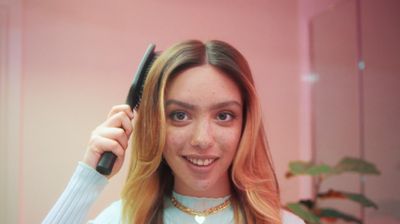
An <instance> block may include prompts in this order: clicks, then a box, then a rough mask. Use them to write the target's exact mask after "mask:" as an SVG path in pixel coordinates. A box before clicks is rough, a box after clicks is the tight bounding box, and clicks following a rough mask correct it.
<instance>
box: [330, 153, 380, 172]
mask: <svg viewBox="0 0 400 224" xmlns="http://www.w3.org/2000/svg"><path fill="white" fill-rule="evenodd" d="M344 172H355V173H359V174H366V175H380V174H381V172H380V171H379V170H378V169H377V168H376V166H375V165H374V164H373V163H370V162H368V161H366V160H363V159H359V158H352V157H345V158H343V159H342V160H341V161H340V162H339V163H338V164H336V166H335V167H334V169H333V173H334V174H341V173H344Z"/></svg>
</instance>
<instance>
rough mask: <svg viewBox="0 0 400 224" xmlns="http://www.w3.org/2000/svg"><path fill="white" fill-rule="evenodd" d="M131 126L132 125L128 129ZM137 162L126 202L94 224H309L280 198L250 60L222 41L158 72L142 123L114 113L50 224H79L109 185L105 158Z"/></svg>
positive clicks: (163, 63) (170, 56) (149, 85)
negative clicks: (99, 167) (101, 165)
mask: <svg viewBox="0 0 400 224" xmlns="http://www.w3.org/2000/svg"><path fill="white" fill-rule="evenodd" d="M131 120H134V121H133V125H132V124H131ZM131 134H132V157H131V166H130V169H129V174H128V177H127V180H126V183H125V186H124V189H123V192H122V199H121V200H120V201H118V202H116V203H114V204H112V205H111V206H110V207H109V208H107V209H106V210H105V211H104V212H103V213H101V214H100V215H99V216H98V217H97V218H96V219H95V220H94V221H92V223H121V222H124V223H136V224H137V223H152V224H153V223H154V224H156V223H200V224H201V223H204V224H205V223H218V224H219V223H237V224H238V223H248V224H253V223H271V224H278V223H291V224H296V223H303V222H302V221H301V220H300V219H299V218H297V217H296V216H294V215H292V214H291V213H288V212H285V211H283V210H282V209H281V207H280V198H279V189H278V184H277V181H276V177H275V172H274V169H273V167H272V161H271V156H270V155H269V149H268V146H267V143H266V138H265V133H264V128H263V124H262V120H261V109H260V103H259V101H258V98H257V94H256V91H255V87H254V82H253V78H252V75H251V72H250V69H249V67H248V64H247V62H246V60H245V59H244V57H243V56H242V55H241V54H240V52H239V51H237V50H236V49H235V48H233V47H232V46H230V45H229V44H227V43H225V42H222V41H208V42H205V43H203V42H200V41H194V40H192V41H185V42H181V43H178V44H176V45H174V46H172V47H170V48H169V49H167V50H166V51H164V52H163V53H162V54H161V55H160V56H159V57H158V58H157V60H156V61H155V62H154V64H153V66H152V67H151V69H150V71H149V74H148V77H147V80H146V82H145V85H144V89H143V97H142V103H141V105H140V107H139V109H138V111H137V114H135V113H133V112H132V111H131V108H129V106H127V105H119V106H115V107H114V108H113V109H112V110H111V112H110V114H109V116H108V118H107V120H106V121H105V122H104V123H103V124H101V125H100V126H98V127H97V128H96V129H95V131H93V133H92V137H91V140H90V142H89V145H88V149H87V152H86V155H85V157H84V159H83V162H82V163H80V165H79V167H78V168H77V171H76V172H75V174H74V176H73V178H72V180H71V182H70V184H69V185H68V186H67V189H66V191H65V192H64V193H63V195H62V196H61V198H60V199H59V201H58V202H57V203H56V205H55V206H54V207H53V209H52V211H51V212H50V213H49V214H48V216H47V218H46V219H45V221H44V222H45V223H71V220H73V221H72V222H73V223H81V222H82V220H83V218H84V217H85V215H86V212H87V210H88V209H89V207H90V205H91V204H92V203H93V202H94V200H95V199H96V197H97V195H98V194H99V192H101V189H102V188H103V187H104V186H105V184H106V178H105V177H104V176H102V175H100V174H99V173H97V172H96V171H95V169H94V167H95V165H96V164H97V162H98V160H99V158H100V155H101V154H103V153H104V152H106V151H112V152H113V153H114V154H116V155H117V156H118V158H117V162H116V164H115V166H114V169H113V171H112V173H111V175H110V176H108V178H111V177H112V176H113V175H115V174H116V173H117V172H118V171H119V169H120V168H121V166H122V163H123V158H124V155H125V149H126V148H127V146H128V139H129V137H130V136H131Z"/></svg>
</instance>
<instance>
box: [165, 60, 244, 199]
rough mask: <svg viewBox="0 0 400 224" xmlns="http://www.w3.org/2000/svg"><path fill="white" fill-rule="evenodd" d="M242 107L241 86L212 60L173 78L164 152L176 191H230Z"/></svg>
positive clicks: (204, 193) (201, 194)
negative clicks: (231, 167)
mask: <svg viewBox="0 0 400 224" xmlns="http://www.w3.org/2000/svg"><path fill="white" fill-rule="evenodd" d="M242 108H243V102H242V97H241V93H240V90H239V88H238V86H237V85H236V84H235V83H234V82H233V81H232V80H231V79H230V78H228V76H227V75H226V74H224V73H223V72H221V71H219V70H217V69H215V68H213V67H211V66H210V65H202V66H198V67H193V68H190V69H187V70H184V71H183V72H181V73H179V74H178V75H177V76H176V77H174V79H172V80H171V81H170V82H169V83H168V85H167V90H166V95H165V111H166V117H167V142H166V146H165V149H164V152H163V155H164V158H165V160H166V161H167V163H168V164H169V166H170V167H171V169H172V171H173V175H174V190H175V191H176V192H177V193H181V194H184V195H190V196H197V197H220V196H225V195H227V194H229V193H230V180H229V178H230V177H229V173H228V168H229V167H230V165H231V163H232V160H233V158H234V156H235V153H236V150H237V147H238V143H239V141H240V135H241V130H242V119H243V109H242Z"/></svg>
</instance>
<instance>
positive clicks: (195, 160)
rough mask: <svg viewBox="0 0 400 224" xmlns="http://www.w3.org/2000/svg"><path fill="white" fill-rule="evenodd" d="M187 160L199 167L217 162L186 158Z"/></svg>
mask: <svg viewBox="0 0 400 224" xmlns="http://www.w3.org/2000/svg"><path fill="white" fill-rule="evenodd" d="M186 159H187V160H188V161H190V162H191V163H193V164H194V165H197V166H208V165H210V164H211V163H212V162H214V160H215V159H194V158H186Z"/></svg>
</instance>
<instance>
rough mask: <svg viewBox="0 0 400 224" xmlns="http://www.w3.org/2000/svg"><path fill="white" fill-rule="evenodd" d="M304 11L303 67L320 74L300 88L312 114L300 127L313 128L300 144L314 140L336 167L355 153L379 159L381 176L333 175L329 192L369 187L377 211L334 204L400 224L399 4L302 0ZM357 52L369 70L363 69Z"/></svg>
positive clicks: (391, 0) (319, 155)
mask: <svg viewBox="0 0 400 224" xmlns="http://www.w3.org/2000/svg"><path fill="white" fill-rule="evenodd" d="M358 3H360V8H359V10H360V22H361V26H360V27H357V25H358V24H357V7H358V5H357V4H358ZM299 10H300V21H301V20H307V23H308V25H307V27H310V28H311V30H309V29H308V28H305V27H306V26H305V23H306V21H304V22H303V25H300V38H301V39H302V40H305V41H307V42H308V43H307V42H303V41H302V40H300V46H301V50H300V53H301V54H302V57H301V58H300V59H301V71H303V72H304V71H306V72H307V71H310V70H312V71H313V72H317V73H318V77H319V80H318V81H317V82H315V83H314V84H312V85H304V87H303V88H302V92H303V96H306V97H304V98H302V101H301V102H302V103H301V105H302V106H304V104H303V102H306V103H309V106H306V107H305V108H306V109H307V108H309V109H310V114H312V115H313V116H312V117H311V118H310V121H311V122H309V123H308V122H306V121H304V120H303V119H301V121H302V123H304V124H305V126H301V129H302V130H311V132H306V133H311V136H306V137H309V138H306V139H305V140H304V134H302V138H301V139H302V146H303V147H304V146H305V145H304V144H303V142H306V143H307V141H306V140H310V141H311V144H310V145H311V146H312V148H313V149H314V150H315V152H313V154H314V155H315V157H316V159H317V160H319V161H321V162H327V163H330V164H333V163H335V162H336V161H338V160H339V159H340V158H341V157H343V156H347V155H350V156H356V157H364V158H365V159H367V160H369V161H371V162H373V163H375V164H376V165H377V166H378V168H379V169H380V170H381V172H382V175H381V176H379V177H367V178H365V181H364V182H363V181H361V180H360V179H358V177H357V176H354V175H344V176H342V177H339V178H336V179H335V180H334V179H331V180H329V182H326V183H325V186H323V189H325V190H326V189H328V188H337V189H342V190H346V191H353V192H364V193H365V194H366V195H367V196H368V197H369V198H371V199H372V200H374V201H375V202H377V203H378V206H379V210H374V209H364V210H362V209H360V207H358V206H357V205H356V204H354V203H345V202H343V203H342V202H339V201H336V202H335V203H334V204H330V205H331V206H335V207H336V208H341V209H342V210H343V209H344V210H345V211H346V212H349V213H351V214H354V215H357V216H359V217H364V221H365V223H367V224H368V223H371V224H372V223H373V224H379V223H385V224H386V223H400V216H399V214H400V210H399V208H400V200H399V194H398V189H399V187H400V176H399V164H400V162H399V158H400V150H399V148H400V140H399V138H398V136H399V130H400V122H399V119H398V118H397V116H398V114H400V104H399V98H400V91H399V86H400V76H399V74H400V64H399V63H398V58H400V55H399V54H400V48H399V47H400V44H399V43H398V40H399V39H400V29H399V27H400V23H399V21H400V15H399V13H398V12H399V10H400V2H399V1H396V0H384V1H379V2H378V1H373V0H366V1H357V0H338V1H334V0H332V1H329V0H325V1H320V0H316V1H310V0H304V1H302V0H300V1H299ZM302 15H304V16H302ZM359 28H360V29H359ZM307 45H308V46H307ZM307 54H308V55H307ZM309 56H311V57H309ZM359 56H361V57H360V58H361V59H363V60H364V62H365V65H366V67H365V70H361V71H359V70H358V66H357V63H358V59H359V58H358V57H359ZM308 58H311V59H312V60H311V61H308ZM309 65H313V66H312V67H309ZM311 89H312V90H313V91H312V92H311ZM307 95H309V96H310V98H309V97H307ZM309 99H313V101H307V100H309ZM306 109H305V110H306ZM302 111H304V110H302ZM306 118H307V117H306ZM307 125H311V127H310V129H307V128H308V127H309V126H307ZM313 125H314V126H313ZM302 155H303V153H302ZM306 155H307V153H306ZM340 223H342V222H340Z"/></svg>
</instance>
